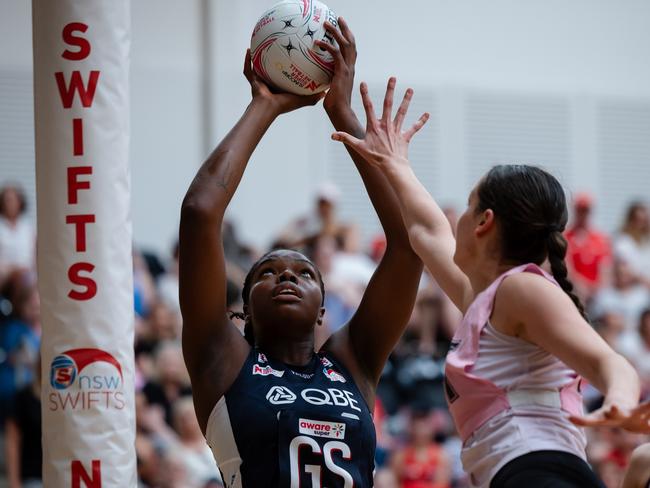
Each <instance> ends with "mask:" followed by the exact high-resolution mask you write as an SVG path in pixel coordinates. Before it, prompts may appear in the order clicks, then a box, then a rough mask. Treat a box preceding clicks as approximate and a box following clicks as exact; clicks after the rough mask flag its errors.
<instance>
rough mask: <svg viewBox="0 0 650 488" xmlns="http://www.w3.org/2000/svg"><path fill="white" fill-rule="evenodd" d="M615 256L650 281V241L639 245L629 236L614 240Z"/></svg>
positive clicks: (621, 235) (623, 235)
mask: <svg viewBox="0 0 650 488" xmlns="http://www.w3.org/2000/svg"><path fill="white" fill-rule="evenodd" d="M613 247H614V256H615V257H616V258H617V259H622V260H623V261H625V262H626V263H628V264H629V265H630V267H631V268H632V269H633V270H634V271H635V272H637V273H639V274H640V275H641V276H643V277H644V278H648V279H650V240H648V241H645V242H642V243H638V242H637V241H635V240H634V239H633V238H632V237H631V236H629V235H627V234H620V235H618V236H617V237H616V239H615V240H614V246H613Z"/></svg>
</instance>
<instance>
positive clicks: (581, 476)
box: [490, 451, 605, 488]
mask: <svg viewBox="0 0 650 488" xmlns="http://www.w3.org/2000/svg"><path fill="white" fill-rule="evenodd" d="M522 487H525V488H592V487H593V488H605V485H604V484H603V482H602V481H601V480H600V479H598V476H596V474H595V473H594V472H593V471H592V470H591V468H590V467H589V465H588V464H587V463H586V462H585V461H584V460H582V459H580V458H579V457H578V456H575V455H574V454H570V453H568V452H562V451H536V452H531V453H528V454H524V455H523V456H519V457H518V458H515V459H513V460H512V461H510V462H509V463H508V464H506V465H505V466H504V467H503V468H501V469H500V470H499V472H498V473H497V474H496V476H495V477H494V478H492V482H491V483H490V488H522Z"/></svg>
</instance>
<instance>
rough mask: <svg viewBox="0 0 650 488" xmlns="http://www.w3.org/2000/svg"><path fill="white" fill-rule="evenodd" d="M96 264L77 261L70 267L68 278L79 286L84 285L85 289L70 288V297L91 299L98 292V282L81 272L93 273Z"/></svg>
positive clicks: (80, 299)
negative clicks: (82, 274)
mask: <svg viewBox="0 0 650 488" xmlns="http://www.w3.org/2000/svg"><path fill="white" fill-rule="evenodd" d="M94 269H95V265H93V264H91V263H75V264H73V265H72V266H70V269H68V279H69V280H70V283H72V284H73V285H77V286H83V287H85V288H86V289H85V290H84V291H76V290H70V291H69V292H68V297H70V298H72V299H73V300H78V301H84V300H90V299H91V298H92V297H94V296H95V295H96V294H97V283H96V282H95V280H93V279H92V278H91V277H89V276H81V274H80V273H81V272H82V271H84V272H86V273H92V271H93V270H94Z"/></svg>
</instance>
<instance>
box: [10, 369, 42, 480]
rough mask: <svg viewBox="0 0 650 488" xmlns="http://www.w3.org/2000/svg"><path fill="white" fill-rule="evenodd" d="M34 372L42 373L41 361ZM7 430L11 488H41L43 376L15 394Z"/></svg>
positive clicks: (38, 376) (37, 376) (36, 378)
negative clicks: (41, 380)
mask: <svg viewBox="0 0 650 488" xmlns="http://www.w3.org/2000/svg"><path fill="white" fill-rule="evenodd" d="M35 369H36V372H37V373H40V371H39V369H40V361H37V365H36V366H35ZM5 428H6V438H5V451H6V461H7V475H8V479H9V488H40V487H41V486H42V482H41V479H42V476H43V473H42V463H43V450H42V447H41V437H42V432H41V382H40V374H36V377H35V378H34V381H32V383H31V384H29V385H27V386H25V387H24V388H22V389H21V390H19V391H18V393H17V394H16V396H15V398H14V402H13V409H12V412H11V413H10V414H9V417H8V418H7V421H6V424H5Z"/></svg>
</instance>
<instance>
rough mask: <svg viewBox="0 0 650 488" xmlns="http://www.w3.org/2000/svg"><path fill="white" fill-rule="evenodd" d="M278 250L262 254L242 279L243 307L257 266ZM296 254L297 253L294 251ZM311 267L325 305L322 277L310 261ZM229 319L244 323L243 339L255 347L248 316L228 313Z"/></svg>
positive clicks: (246, 302)
mask: <svg viewBox="0 0 650 488" xmlns="http://www.w3.org/2000/svg"><path fill="white" fill-rule="evenodd" d="M287 250H293V249H287ZM277 251H278V249H274V250H272V251H269V252H267V253H266V254H264V255H263V256H262V257H261V258H259V259H258V260H257V261H255V263H254V264H253V266H251V269H250V270H249V271H248V274H246V278H244V287H243V288H242V291H241V297H242V302H243V304H244V306H245V307H247V306H248V298H249V296H250V292H251V281H252V280H253V275H254V274H255V272H256V271H257V269H258V268H259V265H260V264H261V263H262V262H263V261H265V260H266V258H268V257H269V256H270V255H271V254H273V253H275V252H277ZM296 252H298V251H296ZM309 262H310V263H311V264H312V265H313V266H314V269H315V270H316V274H317V275H318V282H319V283H320V291H321V295H322V297H323V298H322V302H321V304H323V303H325V284H324V283H323V277H322V275H321V273H320V270H319V269H318V267H317V266H316V265H315V264H314V263H313V262H312V261H311V260H310V261H309ZM229 314H230V318H231V319H232V318H235V317H236V318H238V319H241V320H243V321H244V339H246V341H247V342H248V343H249V344H250V345H251V346H252V347H255V335H254V333H253V323H252V321H251V318H250V315H249V314H245V313H243V312H232V311H231V312H229Z"/></svg>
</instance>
